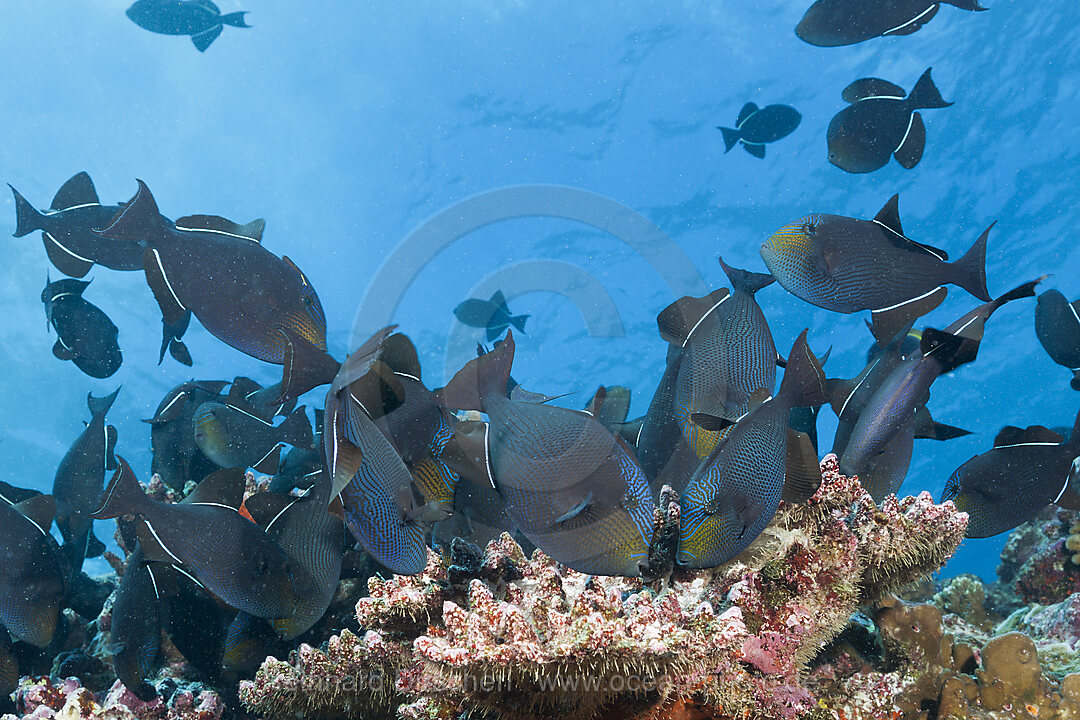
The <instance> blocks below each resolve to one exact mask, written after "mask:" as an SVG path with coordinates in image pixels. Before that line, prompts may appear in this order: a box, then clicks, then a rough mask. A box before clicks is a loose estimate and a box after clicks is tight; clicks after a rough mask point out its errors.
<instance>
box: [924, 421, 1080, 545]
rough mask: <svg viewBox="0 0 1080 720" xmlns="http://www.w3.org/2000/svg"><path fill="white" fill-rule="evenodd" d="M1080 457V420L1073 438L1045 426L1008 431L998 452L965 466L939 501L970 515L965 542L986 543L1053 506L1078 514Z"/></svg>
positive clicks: (1000, 435) (998, 441)
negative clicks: (983, 540)
mask: <svg viewBox="0 0 1080 720" xmlns="http://www.w3.org/2000/svg"><path fill="white" fill-rule="evenodd" d="M1078 457H1080V414H1078V415H1077V416H1076V422H1075V424H1074V425H1073V430H1072V436H1071V438H1070V439H1069V440H1063V439H1062V437H1061V436H1060V435H1058V434H1057V433H1055V432H1054V431H1052V430H1048V429H1046V428H1045V427H1042V426H1041V425H1034V426H1032V427H1029V428H1026V429H1023V430H1021V429H1020V428H1018V427H1012V426H1008V427H1006V428H1004V429H1003V430H1002V431H1001V432H1000V433H998V436H997V438H995V439H994V447H993V448H992V449H991V450H988V451H986V452H984V453H983V454H982V455H976V456H975V457H973V458H971V459H970V460H968V461H967V462H966V463H964V464H963V465H961V466H960V467H959V468H957V469H956V471H955V472H954V473H953V474H952V477H950V478H949V482H948V483H947V484H946V485H945V490H944V492H942V494H941V501H942V502H945V501H946V500H952V501H953V502H954V503H955V504H956V508H957V509H958V510H962V511H964V512H966V513H967V514H968V526H967V537H969V538H984V537H991V536H992V535H997V534H999V533H1003V532H1006V531H1008V530H1011V529H1013V528H1014V527H1016V526H1017V525H1019V524H1021V523H1023V522H1026V521H1028V520H1030V519H1031V518H1033V517H1035V515H1036V513H1038V512H1039V511H1040V510H1042V509H1043V508H1044V507H1046V506H1047V505H1049V504H1056V505H1060V506H1062V507H1065V508H1068V509H1070V510H1077V509H1080V497H1078V495H1077V492H1078V489H1080V488H1078V487H1077V486H1076V484H1075V480H1076V476H1077V472H1076V462H1077V459H1078Z"/></svg>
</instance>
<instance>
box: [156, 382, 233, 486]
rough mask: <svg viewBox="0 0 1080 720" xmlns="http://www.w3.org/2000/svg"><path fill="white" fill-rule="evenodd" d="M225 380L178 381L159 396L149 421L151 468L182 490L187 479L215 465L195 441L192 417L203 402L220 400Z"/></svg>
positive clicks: (203, 474) (197, 479)
mask: <svg viewBox="0 0 1080 720" xmlns="http://www.w3.org/2000/svg"><path fill="white" fill-rule="evenodd" d="M228 384H229V383H228V381H225V380H192V381H189V382H185V383H181V384H180V385H177V386H176V387H174V388H173V389H172V390H170V391H169V392H168V393H166V395H165V397H164V398H162V400H161V402H160V403H159V404H158V407H157V410H156V411H155V412H154V417H152V418H150V419H149V420H143V422H145V423H149V425H150V447H151V448H152V449H153V459H152V460H151V461H150V472H152V473H155V474H157V475H160V476H161V479H162V481H163V482H164V483H165V484H166V485H168V486H169V487H171V488H173V489H174V490H183V489H184V485H186V484H187V482H188V481H189V480H193V481H196V482H197V481H199V480H201V479H203V478H204V477H206V476H207V475H209V474H210V473H212V472H213V471H214V470H216V469H217V467H218V466H217V465H215V464H214V463H213V462H212V461H211V460H210V459H209V458H208V457H206V456H205V455H203V454H202V451H201V450H199V447H198V446H197V445H196V444H195V437H194V435H193V434H192V432H191V421H192V418H194V417H195V410H196V409H197V408H198V407H199V406H201V405H202V404H203V403H206V402H211V401H217V402H223V401H224V400H225V396H224V395H222V394H221V391H222V390H223V389H225V386H226V385H228Z"/></svg>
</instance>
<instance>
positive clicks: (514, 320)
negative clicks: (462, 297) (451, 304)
mask: <svg viewBox="0 0 1080 720" xmlns="http://www.w3.org/2000/svg"><path fill="white" fill-rule="evenodd" d="M454 316H455V317H456V318H457V319H458V320H459V321H461V323H462V324H464V325H468V326H469V327H475V328H484V329H486V330H487V339H488V342H491V341H492V340H494V339H495V338H497V337H499V336H500V335H502V334H503V333H504V332H505V331H506V329H507V328H509V327H510V326H511V325H513V326H514V327H515V328H517V329H518V330H520V331H521V332H525V321H526V320H528V319H529V316H528V315H512V314H511V313H510V308H508V307H507V306H506V297H505V296H504V295H503V292H502V290H496V291H495V294H494V295H492V296H491V299H490V300H478V299H476V298H470V299H469V300H466V301H465V302H463V303H461V304H460V305H458V306H457V307H456V308H454Z"/></svg>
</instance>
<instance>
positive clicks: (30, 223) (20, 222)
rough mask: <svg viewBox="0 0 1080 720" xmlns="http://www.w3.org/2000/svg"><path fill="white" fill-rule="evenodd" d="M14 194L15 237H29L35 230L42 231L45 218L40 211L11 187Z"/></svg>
mask: <svg viewBox="0 0 1080 720" xmlns="http://www.w3.org/2000/svg"><path fill="white" fill-rule="evenodd" d="M8 187H9V188H11V192H12V194H13V195H14V196H15V234H14V237H22V236H23V235H29V234H30V233H32V232H34V231H35V230H41V229H43V228H44V222H43V221H44V220H45V216H44V215H42V214H41V213H40V212H38V209H37V208H36V207H34V206H33V205H31V204H30V201H29V200H27V199H26V198H24V197H23V196H22V195H21V194H20V193H19V191H18V190H16V189H15V188H13V187H11V185H10V184H9V185H8Z"/></svg>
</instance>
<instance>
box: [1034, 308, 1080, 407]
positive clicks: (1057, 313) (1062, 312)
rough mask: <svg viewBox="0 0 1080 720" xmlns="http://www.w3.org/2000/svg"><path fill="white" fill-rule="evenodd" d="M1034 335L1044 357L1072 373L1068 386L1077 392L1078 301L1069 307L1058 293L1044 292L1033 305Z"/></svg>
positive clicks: (1079, 364)
mask: <svg viewBox="0 0 1080 720" xmlns="http://www.w3.org/2000/svg"><path fill="white" fill-rule="evenodd" d="M1035 335H1036V337H1038V338H1039V343H1040V344H1042V346H1043V349H1044V350H1046V354H1047V355H1049V356H1050V359H1051V360H1053V361H1054V362H1056V363H1057V364H1058V365H1062V366H1064V367H1066V368H1068V369H1069V370H1071V371H1072V374H1073V376H1072V380H1071V382H1070V383H1069V384H1070V385H1071V386H1072V389H1073V390H1080V300H1074V301H1072V302H1071V303H1070V302H1069V301H1068V300H1066V299H1065V296H1064V295H1062V294H1061V293H1060V292H1058V291H1057V290H1047V291H1046V292H1044V293H1043V294H1042V295H1040V296H1039V299H1038V301H1037V302H1036V304H1035Z"/></svg>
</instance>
